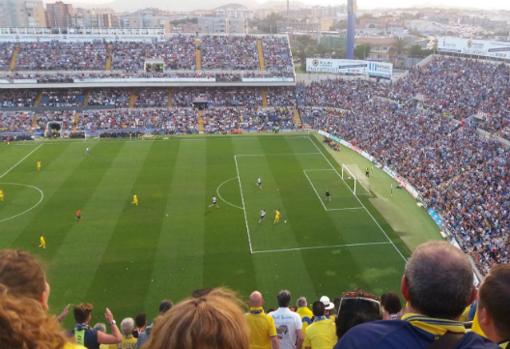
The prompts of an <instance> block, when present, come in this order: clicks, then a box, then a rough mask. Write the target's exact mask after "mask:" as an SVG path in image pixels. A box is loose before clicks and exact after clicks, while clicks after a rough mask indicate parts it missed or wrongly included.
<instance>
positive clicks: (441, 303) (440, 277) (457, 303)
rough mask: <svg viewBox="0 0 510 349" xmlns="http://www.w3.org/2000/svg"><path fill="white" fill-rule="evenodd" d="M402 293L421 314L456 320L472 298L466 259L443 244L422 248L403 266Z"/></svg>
mask: <svg viewBox="0 0 510 349" xmlns="http://www.w3.org/2000/svg"><path fill="white" fill-rule="evenodd" d="M402 292H403V293H404V296H406V298H407V300H408V301H409V303H410V304H411V306H412V307H413V308H414V309H415V310H417V311H419V312H420V313H421V314H424V315H427V316H430V317H435V318H444V319H456V318H458V317H459V316H460V315H461V314H462V311H463V310H464V308H465V307H466V306H467V305H468V304H469V303H470V302H471V300H472V298H473V294H474V293H473V292H474V291H473V269H472V267H471V264H470V263H469V259H468V258H467V256H466V255H465V254H464V253H463V252H462V251H460V250H459V249H457V248H455V247H453V246H452V245H450V244H449V243H448V242H445V241H431V242H427V243H425V244H422V245H420V246H418V248H417V249H416V250H415V251H414V253H413V255H412V256H411V258H410V259H409V261H408V262H407V265H406V269H405V273H404V281H403V290H402Z"/></svg>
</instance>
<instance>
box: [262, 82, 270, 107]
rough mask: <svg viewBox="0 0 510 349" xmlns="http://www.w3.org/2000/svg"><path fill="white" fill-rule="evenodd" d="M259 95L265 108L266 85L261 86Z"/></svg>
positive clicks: (266, 104) (266, 103)
mask: <svg viewBox="0 0 510 349" xmlns="http://www.w3.org/2000/svg"><path fill="white" fill-rule="evenodd" d="M260 97H262V108H267V106H268V104H269V103H268V102H267V87H262V88H261V89H260Z"/></svg>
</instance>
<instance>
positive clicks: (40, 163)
mask: <svg viewBox="0 0 510 349" xmlns="http://www.w3.org/2000/svg"><path fill="white" fill-rule="evenodd" d="M35 168H36V169H37V172H39V171H41V168H42V161H41V160H37V161H36V162H35Z"/></svg>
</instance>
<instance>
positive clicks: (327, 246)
mask: <svg viewBox="0 0 510 349" xmlns="http://www.w3.org/2000/svg"><path fill="white" fill-rule="evenodd" d="M390 244H391V243H390V242H387V241H381V242H362V243H354V244H341V245H324V246H309V247H295V248H279V249H275V250H260V251H253V252H252V253H253V254H257V253H278V252H299V251H306V250H324V249H335V248H346V247H364V246H379V245H390Z"/></svg>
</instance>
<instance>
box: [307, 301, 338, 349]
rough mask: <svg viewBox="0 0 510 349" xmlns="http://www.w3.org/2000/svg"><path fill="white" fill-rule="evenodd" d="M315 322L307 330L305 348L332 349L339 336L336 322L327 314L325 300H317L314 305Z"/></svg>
mask: <svg viewBox="0 0 510 349" xmlns="http://www.w3.org/2000/svg"><path fill="white" fill-rule="evenodd" d="M312 310H313V323H312V324H311V325H310V326H308V328H307V329H306V332H305V341H304V344H303V346H304V348H305V349H331V348H333V347H334V346H335V344H336V341H337V337H336V333H335V323H334V322H333V320H331V319H329V318H328V317H327V316H326V306H325V305H324V302H322V301H317V302H314V303H313V305H312Z"/></svg>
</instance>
